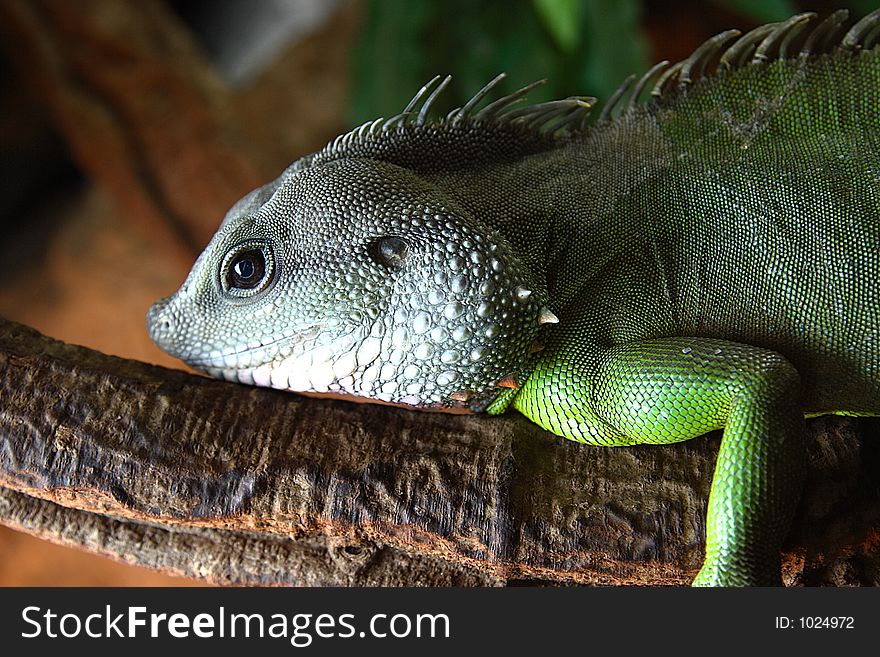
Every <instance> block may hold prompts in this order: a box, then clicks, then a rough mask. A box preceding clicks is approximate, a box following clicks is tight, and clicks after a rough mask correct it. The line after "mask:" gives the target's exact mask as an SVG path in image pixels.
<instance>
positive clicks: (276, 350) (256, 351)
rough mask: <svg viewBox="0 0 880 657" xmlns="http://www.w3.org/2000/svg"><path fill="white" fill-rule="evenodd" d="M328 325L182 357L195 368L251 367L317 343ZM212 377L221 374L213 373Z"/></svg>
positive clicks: (288, 331)
mask: <svg viewBox="0 0 880 657" xmlns="http://www.w3.org/2000/svg"><path fill="white" fill-rule="evenodd" d="M323 328H324V324H320V323H313V324H308V325H305V326H302V327H297V328H295V329H290V330H287V331H285V332H284V333H283V334H282V335H281V336H279V337H273V338H260V339H259V340H255V341H252V342H250V343H249V344H247V345H244V346H227V347H223V348H216V349H213V350H212V351H211V352H210V353H209V354H208V355H207V356H200V357H192V356H190V357H187V356H182V357H181V358H182V359H183V360H184V361H186V362H187V363H189V365H191V366H192V367H194V368H196V369H198V370H202V371H207V370H221V371H234V370H248V369H255V368H258V367H260V366H261V365H265V364H267V363H271V362H272V361H273V360H275V359H277V358H278V357H279V356H282V357H286V356H289V355H291V354H292V353H294V350H295V347H296V346H297V345H305V344H308V343H309V342H314V340H315V338H316V337H317V336H318V335H319V334H320V332H321V330H322V329H323ZM212 376H217V375H215V374H212Z"/></svg>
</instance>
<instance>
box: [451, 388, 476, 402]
mask: <svg viewBox="0 0 880 657" xmlns="http://www.w3.org/2000/svg"><path fill="white" fill-rule="evenodd" d="M470 397H471V394H470V392H468V391H467V390H456V391H455V392H453V393H452V394H451V395H449V398H450V399H452V400H454V401H458V402H466V401H467V400H468V399H470Z"/></svg>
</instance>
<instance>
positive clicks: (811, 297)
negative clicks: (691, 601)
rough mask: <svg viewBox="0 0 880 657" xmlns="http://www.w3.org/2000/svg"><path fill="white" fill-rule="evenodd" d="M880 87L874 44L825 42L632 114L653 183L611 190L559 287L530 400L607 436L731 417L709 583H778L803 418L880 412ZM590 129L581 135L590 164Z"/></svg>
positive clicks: (675, 434)
mask: <svg viewBox="0 0 880 657" xmlns="http://www.w3.org/2000/svg"><path fill="white" fill-rule="evenodd" d="M819 91H821V93H819ZM878 100H880V57H878V55H877V53H876V52H870V53H860V54H859V55H857V56H852V57H843V56H834V55H825V56H821V57H815V58H811V59H809V60H801V61H797V60H795V61H791V60H785V61H776V62H772V63H770V64H768V65H764V66H750V67H747V68H744V69H737V70H734V71H731V72H729V73H727V74H725V75H718V76H717V77H714V78H710V79H707V80H704V81H702V82H700V83H697V84H695V85H694V86H693V87H692V88H691V89H690V90H689V91H688V92H687V93H685V94H682V95H680V96H679V97H677V98H676V99H675V101H674V102H672V103H669V104H668V105H664V106H663V107H656V106H655V107H649V108H645V109H641V110H639V111H636V112H633V113H631V114H630V115H628V116H624V117H622V118H619V119H617V120H616V122H617V125H616V126H615V127H614V130H613V135H614V137H613V138H614V140H615V141H616V143H617V148H618V149H619V151H629V152H633V150H634V149H633V143H634V142H635V141H636V140H640V143H639V145H638V147H637V149H639V150H641V154H640V153H636V154H635V158H634V159H636V160H639V159H641V165H642V166H641V167H639V168H640V169H641V170H642V172H641V176H642V179H641V180H640V181H638V183H637V184H635V185H632V186H631V188H630V189H626V190H621V189H620V188H618V190H616V191H618V195H617V196H616V197H615V196H613V195H609V197H608V201H609V202H608V209H607V211H606V212H605V213H600V216H601V221H596V220H595V218H591V219H590V232H589V234H588V235H587V236H586V239H585V240H584V241H583V243H582V244H579V245H575V246H574V247H573V248H570V249H569V254H570V255H571V258H570V260H568V261H567V262H565V263H564V264H563V266H562V269H563V270H564V271H566V272H567V273H566V276H565V277H564V278H565V282H564V284H563V285H562V286H561V287H562V288H564V289H563V290H557V291H554V290H553V288H552V287H551V291H550V298H551V299H554V298H566V297H567V298H568V301H567V303H565V304H564V305H562V306H554V311H556V312H557V314H558V315H559V317H560V320H561V321H560V324H559V326H558V327H555V331H554V332H553V333H552V334H551V336H550V338H549V341H548V344H547V348H546V349H545V350H544V351H543V352H542V353H541V355H540V358H539V359H538V360H537V362H536V364H535V367H534V369H533V371H532V372H531V374H530V376H529V377H528V378H527V379H526V380H525V382H524V384H523V385H522V387H521V389H520V390H519V392H518V393H517V394H516V395H515V398H513V400H512V401H513V405H514V406H515V408H517V409H518V410H519V411H521V412H522V413H523V414H525V415H526V416H527V417H529V418H531V419H532V420H533V421H535V422H536V423H538V424H540V425H541V426H543V427H545V428H546V429H548V430H550V431H553V432H554V433H556V434H559V435H562V436H565V437H566V438H570V439H572V440H576V441H580V442H585V443H591V444H601V445H615V446H616V445H632V444H640V443H671V442H676V441H681V440H688V439H690V438H693V437H696V436H699V435H702V434H705V433H706V432H709V431H712V430H715V429H722V428H723V429H724V437H723V440H722V447H721V452H720V454H719V457H718V463H717V466H716V471H715V476H714V480H713V484H712V494H711V498H710V501H709V516H708V528H707V554H706V561H705V563H704V566H703V568H702V570H701V571H700V574H699V576H698V577H697V579H696V581H695V584H725V585H749V584H778V583H779V581H780V580H779V558H778V554H779V548H780V544H781V541H782V539H783V538H784V535H785V531H786V529H787V527H788V526H789V524H790V521H791V518H792V516H793V513H794V511H795V507H796V505H797V502H798V499H799V495H800V489H801V485H802V481H803V475H804V468H805V446H804V426H803V417H804V415H805V414H808V415H817V414H823V413H843V414H850V415H877V414H880V281H878V272H880V212H878V208H880V148H878V141H877V140H878V137H877V135H878V128H880V112H878V109H877V107H878V105H877V101H878ZM600 129H601V128H597V130H600ZM591 137H592V138H595V135H587V137H586V139H585V140H584V142H583V143H581V144H577V145H574V146H572V147H571V148H572V149H573V150H574V151H575V153H573V154H571V155H570V156H571V157H572V159H573V160H575V161H579V162H586V163H587V164H585V165H584V166H585V167H586V168H593V162H591V158H592V157H593V154H594V153H595V152H596V150H595V149H591V148H589V144H590V140H591ZM646 138H647V140H646ZM643 153H650V155H649V156H648V157H645V156H644V155H642V154H643ZM646 171H649V172H647V173H646ZM560 221H561V223H563V224H564V223H566V221H570V222H572V223H578V222H579V221H581V219H580V217H579V216H578V213H572V214H571V215H568V216H564V215H563V216H562V218H561V220H560ZM562 230H564V229H562ZM580 232H581V231H579V230H578V229H577V228H574V227H570V228H569V230H567V231H565V234H566V235H567V236H569V238H568V239H569V240H571V239H572V237H571V236H572V235H574V236H577V235H578V234H579V233H580ZM575 239H576V237H575ZM597 260H601V261H602V266H601V267H599V268H595V267H584V266H583V263H589V262H595V261H597ZM584 269H588V270H589V273H588V275H586V276H584V275H580V276H579V275H578V271H579V270H581V271H583V270H584ZM559 292H562V294H559ZM493 410H495V409H493Z"/></svg>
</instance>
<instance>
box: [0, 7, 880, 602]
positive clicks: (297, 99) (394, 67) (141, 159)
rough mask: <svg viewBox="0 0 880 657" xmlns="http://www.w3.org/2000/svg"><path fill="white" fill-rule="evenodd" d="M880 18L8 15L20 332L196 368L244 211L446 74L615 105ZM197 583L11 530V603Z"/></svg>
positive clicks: (6, 195) (7, 245)
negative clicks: (731, 60) (774, 40)
mask: <svg viewBox="0 0 880 657" xmlns="http://www.w3.org/2000/svg"><path fill="white" fill-rule="evenodd" d="M877 6H878V2H877V0H847V1H843V0H840V1H838V2H828V1H825V0H814V1H812V2H801V1H800V0H705V1H703V2H693V1H685V0H513V1H511V0H505V1H502V0H488V1H485V2H472V1H470V0H247V1H246V0H168V1H167V2H162V1H161V0H143V1H138V2H134V1H131V2H123V1H121V0H78V1H77V2H67V1H64V0H0V38H2V48H0V74H2V87H0V154H2V166H3V176H2V179H0V315H3V316H5V317H7V318H9V319H12V320H15V321H18V322H22V323H24V324H27V325H29V326H32V327H34V328H36V329H37V330H39V331H41V332H43V333H45V334H47V335H50V336H52V337H55V338H59V339H61V340H65V341H67V342H72V343H76V344H81V345H85V346H88V347H91V348H94V349H98V350H100V351H103V352H105V353H109V354H114V355H118V356H123V357H126V358H134V359H138V360H143V361H147V362H151V363H156V364H161V365H166V366H169V367H182V366H181V365H180V363H178V362H176V361H174V360H172V359H171V358H169V357H167V356H165V355H164V354H163V353H162V352H160V351H159V350H158V349H157V348H156V347H155V346H153V344H152V343H151V342H150V340H149V337H148V336H147V334H146V330H145V324H144V316H145V313H146V310H147V308H148V307H149V305H150V304H151V303H152V302H153V301H155V300H156V299H157V298H159V297H161V296H166V295H168V294H170V293H172V292H173V291H174V290H176V289H177V287H178V285H179V284H180V282H181V281H182V280H183V278H184V277H185V275H186V273H187V272H188V270H189V268H190V266H191V264H192V262H193V261H194V259H195V257H196V256H197V255H198V253H199V252H200V251H201V249H202V248H203V247H204V245H205V244H206V243H207V241H208V240H209V239H210V237H211V235H212V234H213V233H214V231H215V230H216V228H217V226H218V225H219V222H220V220H221V218H222V217H223V214H224V213H225V211H226V209H227V208H228V207H229V206H230V205H232V203H234V202H235V201H236V200H237V199H238V198H240V197H241V196H242V195H244V194H245V193H246V192H248V191H249V190H250V189H252V188H254V187H257V186H259V185H262V184H264V183H265V182H267V181H268V180H270V179H272V178H274V177H275V176H277V175H278V173H279V172H280V171H281V170H282V169H283V168H284V167H285V166H287V165H288V164H289V163H290V162H291V161H293V160H294V159H296V158H298V157H300V156H302V155H306V154H308V153H310V152H312V151H314V150H316V149H319V148H321V147H322V146H323V145H324V144H325V143H326V142H327V141H328V140H330V139H331V138H333V137H335V136H336V135H338V134H339V133H341V132H343V131H345V130H347V129H349V128H351V127H353V126H356V125H359V124H360V123H362V122H364V121H366V120H369V119H373V118H376V117H378V116H389V115H392V114H396V113H398V112H399V111H400V110H401V109H402V108H403V107H404V106H405V104H406V102H407V101H408V100H409V98H410V97H411V96H412V95H413V94H414V93H415V92H416V91H417V90H418V89H419V87H420V86H421V85H422V84H423V83H424V82H425V81H427V80H428V79H430V78H431V77H433V76H434V75H436V74H441V73H442V74H445V73H451V74H452V75H453V76H454V81H453V85H452V86H451V88H450V89H449V92H448V93H447V98H446V103H447V105H448V107H449V108H451V107H454V106H460V105H461V104H462V103H464V102H465V101H466V99H467V98H468V97H469V95H470V94H472V93H474V92H475V91H476V90H478V89H479V88H480V87H482V86H483V84H485V83H486V82H487V81H488V80H490V79H491V78H493V77H494V76H495V75H497V74H498V73H499V72H502V71H504V72H506V73H507V74H508V76H509V77H508V79H507V80H506V82H505V85H506V86H505V87H504V89H503V91H506V92H509V91H513V90H514V89H516V88H519V87H520V86H524V85H525V84H528V83H530V82H532V81H534V80H537V79H541V78H547V79H548V83H547V84H546V85H545V86H544V87H542V88H540V89H539V90H537V91H536V92H535V93H534V94H532V96H531V97H530V100H541V99H546V98H550V97H563V96H568V95H594V96H597V97H598V98H599V99H600V100H602V99H607V98H608V97H609V96H610V94H611V93H612V92H613V91H614V89H615V88H616V87H617V85H618V84H619V83H620V82H621V81H622V80H623V79H624V78H625V77H626V76H627V75H629V74H630V73H641V72H643V71H645V70H646V69H647V68H648V66H649V65H650V64H652V63H654V62H655V61H659V60H661V59H669V60H673V61H675V60H678V59H682V58H684V57H686V56H687V55H688V54H690V52H691V51H692V50H693V49H694V48H695V47H696V46H698V45H699V44H700V43H701V42H702V41H703V40H705V39H706V38H708V37H710V36H712V35H714V34H716V33H718V32H720V31H722V30H724V29H728V28H731V27H736V28H739V29H742V30H748V29H751V28H753V27H755V26H757V25H758V24H760V23H763V22H768V21H775V20H781V19H784V18H787V17H788V16H790V15H792V14H795V13H798V12H800V11H808V10H809V11H816V12H818V13H819V14H820V16H827V15H828V14H830V13H831V11H833V10H834V9H838V8H847V9H850V11H851V12H852V14H853V15H854V16H856V17H861V16H863V15H865V14H866V13H868V12H869V11H871V10H873V9H875V8H877ZM189 583H192V584H197V582H194V581H188V580H185V579H182V578H175V577H170V576H166V575H163V574H160V573H156V572H153V571H149V570H146V569H143V568H138V567H135V566H130V565H126V564H122V563H117V562H113V561H111V560H109V559H106V558H103V557H100V556H96V555H92V554H88V553H86V552H83V551H80V550H77V549H73V548H67V547H61V546H57V545H53V544H50V543H48V542H45V541H42V540H39V539H36V538H33V537H31V536H28V535H25V534H22V533H19V532H15V531H13V530H11V529H8V528H5V527H0V584H3V585H49V586H51V585H99V586H101V585H128V586H134V585H139V586H140V585H183V584H189Z"/></svg>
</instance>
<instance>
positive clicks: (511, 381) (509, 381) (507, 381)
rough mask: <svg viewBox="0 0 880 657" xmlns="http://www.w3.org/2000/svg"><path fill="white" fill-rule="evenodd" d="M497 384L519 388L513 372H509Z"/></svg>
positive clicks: (502, 386)
mask: <svg viewBox="0 0 880 657" xmlns="http://www.w3.org/2000/svg"><path fill="white" fill-rule="evenodd" d="M495 385H496V386H498V387H499V388H519V383H518V382H517V380H516V376H515V375H513V374H508V375H507V376H505V377H504V378H503V379H501V380H499V381H498V383H496V384H495Z"/></svg>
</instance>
